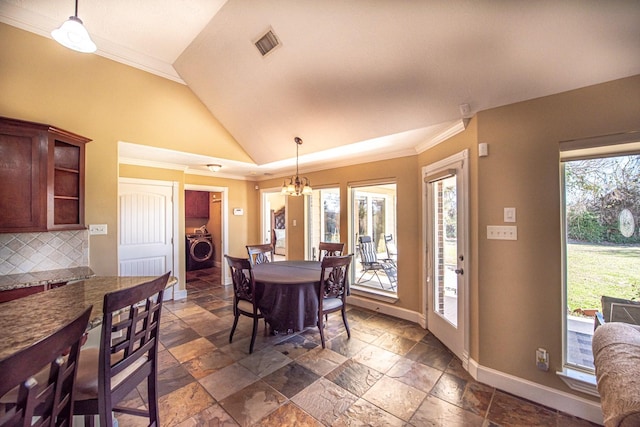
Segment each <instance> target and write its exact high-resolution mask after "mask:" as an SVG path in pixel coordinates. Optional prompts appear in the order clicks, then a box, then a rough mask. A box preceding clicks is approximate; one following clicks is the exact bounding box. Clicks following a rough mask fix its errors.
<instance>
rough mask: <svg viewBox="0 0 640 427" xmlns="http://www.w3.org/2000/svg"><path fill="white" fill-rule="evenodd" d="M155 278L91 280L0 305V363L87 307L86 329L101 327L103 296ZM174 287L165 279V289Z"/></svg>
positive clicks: (95, 278)
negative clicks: (89, 314)
mask: <svg viewBox="0 0 640 427" xmlns="http://www.w3.org/2000/svg"><path fill="white" fill-rule="evenodd" d="M155 278H156V277H155V276H95V277H91V278H88V279H84V280H78V281H75V282H70V283H68V284H66V285H64V286H60V287H57V288H54V289H50V290H47V291H44V292H39V293H37V294H33V295H29V296H26V297H23V298H20V299H16V300H13V301H9V302H5V303H2V304H0V360H3V359H5V358H7V357H9V356H11V355H13V354H15V353H17V352H19V351H20V350H22V349H24V348H27V347H29V346H31V345H33V344H34V343H36V342H38V341H40V340H42V339H44V338H45V337H47V336H49V335H51V334H52V333H53V332H55V331H57V330H58V329H60V328H62V327H63V326H64V325H66V324H68V323H69V322H71V321H72V320H74V319H75V318H77V316H78V315H79V314H80V313H81V312H82V311H84V310H85V309H86V308H87V307H89V306H90V305H91V306H93V309H92V310H91V316H90V318H89V319H90V320H89V324H88V325H87V329H93V328H95V327H98V326H100V325H101V324H102V316H103V311H102V307H103V302H104V296H105V294H107V293H110V292H114V291H118V290H121V289H127V288H130V287H133V286H136V285H139V284H141V283H144V282H148V281H150V280H153V279H155ZM176 283H177V279H176V278H175V277H171V278H169V281H168V282H167V287H170V286H173V285H175V284H176Z"/></svg>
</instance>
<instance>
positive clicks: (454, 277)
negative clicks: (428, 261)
mask: <svg viewBox="0 0 640 427" xmlns="http://www.w3.org/2000/svg"><path fill="white" fill-rule="evenodd" d="M431 186H432V187H433V188H432V192H433V195H434V197H433V202H432V203H433V206H432V209H433V213H434V217H433V229H432V230H431V233H432V236H433V238H434V241H433V248H434V251H433V252H432V254H431V256H432V257H433V259H432V262H433V266H434V275H433V302H432V304H433V306H432V309H433V311H434V312H436V313H438V314H439V315H440V316H442V317H443V318H444V319H446V321H447V322H449V323H451V324H452V325H453V326H454V327H457V325H458V274H457V272H459V269H458V237H457V230H458V227H457V224H458V209H457V206H458V203H457V185H456V176H455V175H454V176H451V177H448V178H445V179H442V180H439V181H435V182H432V183H431Z"/></svg>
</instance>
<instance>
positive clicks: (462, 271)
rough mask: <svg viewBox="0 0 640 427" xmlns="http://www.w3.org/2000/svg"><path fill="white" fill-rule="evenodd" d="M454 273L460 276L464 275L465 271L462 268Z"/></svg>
mask: <svg viewBox="0 0 640 427" xmlns="http://www.w3.org/2000/svg"><path fill="white" fill-rule="evenodd" d="M454 271H455V273H456V274H460V275H463V274H464V269H462V268H456V269H455V270H454Z"/></svg>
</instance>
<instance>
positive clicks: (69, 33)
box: [51, 0, 97, 53]
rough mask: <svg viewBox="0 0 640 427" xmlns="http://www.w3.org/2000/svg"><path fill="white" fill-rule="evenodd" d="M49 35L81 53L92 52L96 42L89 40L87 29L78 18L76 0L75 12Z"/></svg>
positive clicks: (94, 49)
mask: <svg viewBox="0 0 640 427" xmlns="http://www.w3.org/2000/svg"><path fill="white" fill-rule="evenodd" d="M51 37H53V38H54V40H55V41H57V42H58V43H60V44H61V45H62V46H64V47H68V48H69V49H73V50H75V51H77V52H82V53H93V52H95V51H96V49H97V47H96V44H95V43H94V42H93V41H92V40H91V37H90V36H89V33H88V32H87V29H86V28H84V25H82V21H81V20H80V18H78V0H76V13H75V14H74V15H73V16H70V17H69V19H67V20H66V21H64V23H63V24H62V25H61V26H60V28H57V29H55V30H53V31H51Z"/></svg>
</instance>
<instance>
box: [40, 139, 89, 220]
mask: <svg viewBox="0 0 640 427" xmlns="http://www.w3.org/2000/svg"><path fill="white" fill-rule="evenodd" d="M85 142H86V141H85V140H84V139H83V138H78V137H77V136H76V135H70V134H65V133H63V132H59V131H57V130H56V131H51V132H50V134H49V156H48V158H49V162H48V163H49V182H50V185H49V194H48V204H49V209H48V214H47V228H48V229H49V230H61V229H78V228H84V145H85Z"/></svg>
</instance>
